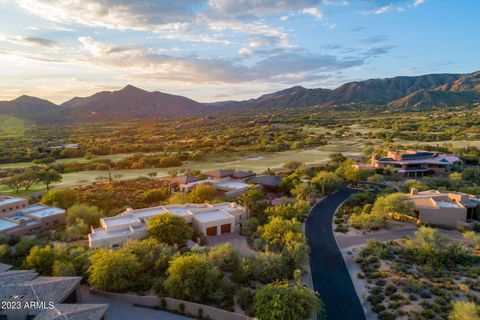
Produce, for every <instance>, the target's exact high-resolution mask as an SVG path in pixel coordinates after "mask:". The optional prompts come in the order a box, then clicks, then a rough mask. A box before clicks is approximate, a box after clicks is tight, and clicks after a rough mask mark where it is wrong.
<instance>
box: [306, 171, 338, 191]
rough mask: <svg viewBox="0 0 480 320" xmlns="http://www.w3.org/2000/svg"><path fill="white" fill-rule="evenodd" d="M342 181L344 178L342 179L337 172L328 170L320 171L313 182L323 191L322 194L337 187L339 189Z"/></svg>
mask: <svg viewBox="0 0 480 320" xmlns="http://www.w3.org/2000/svg"><path fill="white" fill-rule="evenodd" d="M341 183H342V179H340V178H339V177H338V176H337V175H336V174H334V173H332V172H328V171H320V172H318V173H317V175H315V177H314V178H313V179H312V184H314V185H315V186H316V187H317V188H318V189H319V190H320V192H321V193H322V195H326V194H328V193H330V192H332V191H334V190H335V189H337V188H338V187H339V186H340V185H341Z"/></svg>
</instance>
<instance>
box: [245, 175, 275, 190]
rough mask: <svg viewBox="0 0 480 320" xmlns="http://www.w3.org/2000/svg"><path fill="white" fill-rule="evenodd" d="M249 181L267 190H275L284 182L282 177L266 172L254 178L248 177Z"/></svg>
mask: <svg viewBox="0 0 480 320" xmlns="http://www.w3.org/2000/svg"><path fill="white" fill-rule="evenodd" d="M247 181H248V182H251V183H255V184H259V185H261V186H262V187H263V188H265V189H267V190H274V189H276V188H278V186H280V183H281V182H282V177H280V176H274V175H273V174H266V175H263V176H256V177H253V178H249V179H247Z"/></svg>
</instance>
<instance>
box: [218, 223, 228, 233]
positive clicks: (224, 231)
mask: <svg viewBox="0 0 480 320" xmlns="http://www.w3.org/2000/svg"><path fill="white" fill-rule="evenodd" d="M230 226H231V225H230V223H229V224H222V227H221V229H220V230H221V232H222V234H224V233H230V232H231V229H230Z"/></svg>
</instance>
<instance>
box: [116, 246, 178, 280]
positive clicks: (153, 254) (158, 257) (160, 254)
mask: <svg viewBox="0 0 480 320" xmlns="http://www.w3.org/2000/svg"><path fill="white" fill-rule="evenodd" d="M121 250H122V251H125V252H128V253H131V254H134V255H135V256H136V257H137V258H138V260H139V261H140V262H141V263H142V265H143V266H144V269H145V271H146V272H149V273H150V274H151V275H152V276H156V275H161V274H163V273H164V272H165V271H166V270H167V268H168V264H169V262H170V260H171V259H172V257H173V255H174V254H175V252H176V250H175V248H174V247H171V246H169V245H167V244H165V243H161V242H159V241H158V240H156V239H154V238H146V239H142V240H129V241H127V242H126V243H125V244H124V245H123V246H122V248H121Z"/></svg>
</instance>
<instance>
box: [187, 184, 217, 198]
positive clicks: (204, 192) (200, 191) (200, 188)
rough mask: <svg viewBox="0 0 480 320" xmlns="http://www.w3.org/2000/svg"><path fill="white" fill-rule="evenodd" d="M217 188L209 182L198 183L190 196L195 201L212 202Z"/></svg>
mask: <svg viewBox="0 0 480 320" xmlns="http://www.w3.org/2000/svg"><path fill="white" fill-rule="evenodd" d="M216 195H217V189H216V188H215V187H214V186H212V185H211V184H208V183H202V184H197V185H196V186H195V187H194V188H193V189H192V191H191V192H190V193H189V195H188V198H189V200H190V202H193V203H204V202H210V201H212V200H214V199H215V196H216Z"/></svg>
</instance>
